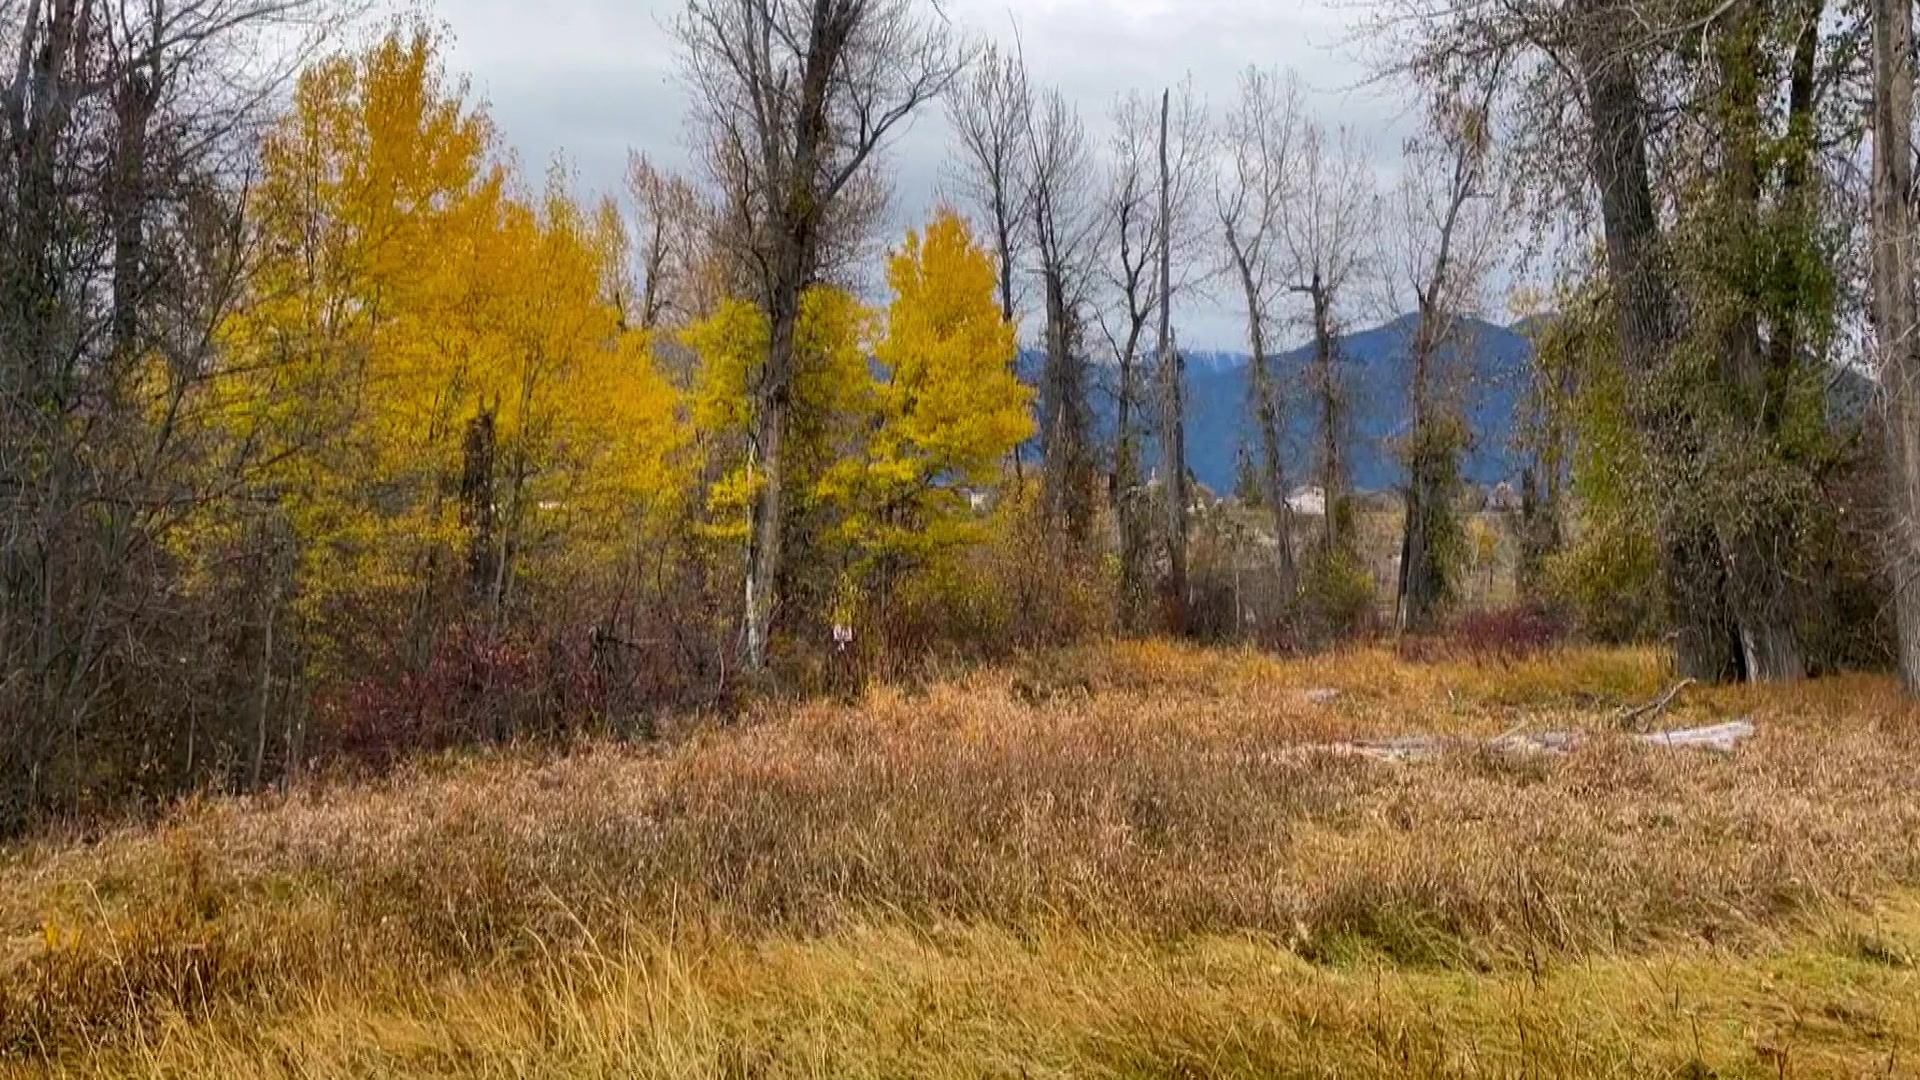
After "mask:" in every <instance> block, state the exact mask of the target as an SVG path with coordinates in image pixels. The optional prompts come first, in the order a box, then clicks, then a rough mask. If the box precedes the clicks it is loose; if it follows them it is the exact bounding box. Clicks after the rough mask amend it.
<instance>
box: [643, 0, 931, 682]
mask: <svg viewBox="0 0 1920 1080" xmlns="http://www.w3.org/2000/svg"><path fill="white" fill-rule="evenodd" d="M936 15H937V11H936ZM679 31H680V40H681V44H682V48H683V50H684V54H685V62H686V68H687V73H688V76H689V79H690V81H691V83H692V85H693V87H694V89H695V91H696V94H697V96H698V100H697V102H696V108H697V109H698V111H699V113H700V116H701V118H702V120H703V122H704V123H705V124H706V125H707V126H708V128H709V130H710V131H711V132H712V137H713V139H714V141H715V143H716V144H717V146H718V147H719V151H720V154H721V156H722V158H723V160H725V161H726V162H727V163H728V164H729V165H730V166H731V167H732V168H731V172H730V175H729V176H728V177H727V178H726V179H728V180H731V181H733V182H734V183H733V187H732V189H731V190H733V191H734V192H735V193H736V199H737V202H736V205H737V208H738V210H739V211H740V213H741V216H742V217H743V218H744V225H745V227H746V235H747V237H749V238H750V240H749V246H750V250H751V251H752V255H753V260H752V261H753V266H754V270H755V271H756V277H757V279H758V280H757V282H756V285H757V286H758V288H757V292H758V296H757V300H758V301H759V302H760V303H761V304H762V305H763V306H764V308H765V310H766V313H767V316H768V320H769V323H770V327H769V339H768V344H767V362H766V364H765V366H764V367H763V368H762V369H761V371H760V372H759V375H758V378H757V379H756V381H755V385H754V386H753V388H752V400H753V404H754V419H753V429H754V430H753V436H752V439H751V441H750V454H751V461H752V464H753V466H754V469H755V472H756V474H757V475H755V477H754V478H753V484H754V485H755V495H754V500H753V528H752V531H751V534H750V537H749V539H748V554H747V574H746V603H745V615H744V618H743V622H744V625H745V630H746V635H745V636H746V657H745V661H746V665H747V667H748V669H749V670H750V671H752V672H755V673H764V672H765V671H766V669H767V646H768V639H769V637H770V634H771V632H772V629H773V624H774V616H775V606H776V604H777V602H778V599H779V597H778V592H777V588H776V582H777V580H778V577H779V575H780V573H781V558H782V554H783V547H782V545H783V541H784V539H785V535H784V528H785V526H784V517H783V513H782V505H781V498H782V493H783V491H784V489H785V484H784V483H783V478H782V471H783V469H784V468H785V465H786V462H785V459H784V458H783V456H782V454H783V450H784V442H785V439H786V435H787V428H788V422H789V412H790V407H791V403H792V396H793V386H794V381H795V378H796V370H795V364H796V355H797V352H796V347H795V332H796V330H797V328H798V325H799V321H800V307H801V296H802V294H803V293H804V292H805V291H806V288H807V285H808V284H809V283H810V282H811V281H813V280H815V279H816V278H817V276H818V273H819V266H820V262H821V259H822V255H823V251H822V244H823V241H825V240H826V239H827V228H826V227H827V225H828V223H829V222H830V221H831V220H832V217H831V214H832V212H833V209H834V206H835V204H836V202H837V201H838V200H840V199H842V198H843V197H844V196H846V195H847V194H848V191H849V186H850V185H853V184H854V183H855V181H856V180H857V179H858V178H859V177H861V176H862V175H863V173H864V172H865V170H866V167H867V165H868V163H869V162H870V161H871V159H872V158H873V155H874V153H875V151H876V150H878V149H879V147H880V146H881V144H882V143H883V142H884V140H885V139H886V138H887V136H888V135H889V134H890V133H891V132H892V131H893V129H894V128H895V126H896V125H898V124H899V123H900V122H901V121H903V120H905V119H906V118H907V117H908V116H910V115H911V114H912V113H913V112H914V111H915V110H916V109H918V108H919V107H920V106H921V105H923V104H925V103H926V102H927V101H929V100H931V99H933V98H935V97H937V96H938V95H939V94H940V93H941V92H943V91H944V90H946V89H947V87H948V86H949V85H950V84H952V82H953V81H954V79H955V78H957V77H958V76H959V74H960V72H961V71H962V70H963V68H964V67H965V62H966V60H967V55H966V50H965V48H964V47H963V46H961V45H959V44H957V43H956V42H955V39H954V36H953V34H952V33H951V30H950V28H948V27H946V26H944V25H941V24H940V23H939V22H938V21H937V19H930V18H929V17H928V16H927V14H926V9H924V8H923V6H922V5H920V4H918V3H916V2H914V0H805V2H803V0H690V2H689V3H688V5H687V9H686V12H685V14H684V15H683V16H682V18H681V20H680V23H679Z"/></svg>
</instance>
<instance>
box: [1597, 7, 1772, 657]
mask: <svg viewBox="0 0 1920 1080" xmlns="http://www.w3.org/2000/svg"><path fill="white" fill-rule="evenodd" d="M1581 10H1582V11H1583V13H1585V14H1586V15H1588V16H1589V17H1590V18H1592V19H1593V20H1594V24H1593V25H1590V26H1588V27H1585V28H1583V32H1582V33H1580V35H1579V37H1578V39H1577V42H1576V46H1575V50H1574V53H1575V61H1576V63H1577V65H1578V68H1579V71H1580V74H1581V77H1582V79H1583V80H1584V81H1585V83H1586V90H1587V95H1586V96H1587V110H1588V116H1587V120H1588V127H1589V129H1590V131H1589V137H1590V139H1591V140H1592V141H1591V142H1590V144H1589V146H1588V155H1587V161H1588V169H1589V171H1590V172H1591V174H1592V176H1593V180H1594V186H1595V187H1596V188H1598V189H1599V192H1600V221H1601V229H1602V232H1603V233H1604V235H1605V240H1606V257H1607V277H1608V281H1609V283H1610V284H1611V285H1612V288H1613V300H1614V314H1615V318H1616V321H1617V325H1616V329H1617V332H1618V335H1619V339H1620V341H1619V347H1620V357H1621V362H1622V366H1623V367H1624V368H1625V370H1626V375H1627V379H1628V382H1629V385H1630V386H1632V385H1638V384H1639V383H1641V382H1643V381H1645V380H1646V379H1647V378H1649V377H1650V375H1651V374H1652V373H1653V372H1654V371H1656V370H1657V368H1658V366H1659V365H1660V364H1662V363H1664V361H1665V357H1666V355H1667V353H1668V351H1669V350H1670V349H1671V348H1672V345H1673V314H1672V312H1673V298H1672V286H1671V284H1670V283H1669V281H1668V279H1667V274H1666V269H1665V265H1664V260H1663V256H1662V251H1661V248H1662V244H1661V236H1660V224H1659V219H1658V217H1657V215H1656V214H1655V212H1654V205H1653V188H1652V183H1651V181H1650V179H1649V175H1650V174H1649V168H1648V163H1647V134H1646V108H1645V103H1644V101H1643V100H1642V98H1641V95H1640V86H1639V82H1638V80H1637V78H1636V77H1635V75H1634V72H1633V69H1632V67H1631V66H1630V63H1631V58H1630V57H1629V56H1628V55H1626V54H1625V53H1624V52H1623V51H1622V50H1620V49H1619V48H1618V47H1617V45H1616V44H1615V43H1614V42H1613V41H1611V40H1609V37H1610V36H1611V35H1607V34H1604V33H1603V32H1602V27H1601V25H1600V21H1601V20H1606V19H1609V18H1610V17H1611V16H1612V15H1613V14H1616V13H1612V12H1609V11H1608V10H1606V5H1605V4H1604V3H1601V2H1599V0H1588V2H1586V3H1583V4H1582V5H1581ZM1634 419H1635V426H1636V428H1637V429H1638V430H1639V433H1640V435H1641V437H1642V438H1643V439H1644V440H1645V441H1646V442H1647V443H1648V446H1649V448H1650V449H1652V450H1653V452H1654V453H1655V455H1656V456H1659V455H1661V454H1663V453H1665V454H1671V453H1673V452H1674V448H1673V447H1672V442H1673V438H1672V436H1673V434H1674V433H1672V432H1670V431H1666V430H1663V427H1664V426H1670V421H1669V420H1667V419H1665V418H1660V417H1652V416H1646V415H1641V414H1640V413H1639V412H1638V411H1636V415H1635V418H1634ZM1659 541H1660V548H1661V565H1662V578H1663V580H1664V581H1665V592H1666V600H1667V609H1668V618H1669V621H1670V622H1671V623H1672V624H1673V626H1674V628H1675V653H1676V656H1675V660H1676V663H1677V666H1678V667H1679V670H1680V673H1681V674H1682V675H1684V676H1686V677H1689V678H1695V679H1700V680H1702V681H1723V680H1726V679H1729V678H1733V677H1735V676H1737V675H1738V673H1739V658H1738V656H1737V655H1736V652H1735V638H1734V635H1733V634H1732V633H1731V631H1730V629H1729V626H1728V622H1729V620H1728V617H1727V612H1726V598H1725V593H1724V584H1725V573H1724V568H1723V567H1722V566H1721V564H1720V560H1719V557H1718V552H1717V551H1716V550H1715V548H1714V546H1713V544H1712V543H1711V538H1710V537H1701V536H1699V535H1693V534H1690V531H1689V530H1687V529H1685V528H1683V527H1679V526H1677V525H1675V524H1673V523H1671V522H1668V523H1663V525H1662V527H1661V530H1660V537H1659Z"/></svg>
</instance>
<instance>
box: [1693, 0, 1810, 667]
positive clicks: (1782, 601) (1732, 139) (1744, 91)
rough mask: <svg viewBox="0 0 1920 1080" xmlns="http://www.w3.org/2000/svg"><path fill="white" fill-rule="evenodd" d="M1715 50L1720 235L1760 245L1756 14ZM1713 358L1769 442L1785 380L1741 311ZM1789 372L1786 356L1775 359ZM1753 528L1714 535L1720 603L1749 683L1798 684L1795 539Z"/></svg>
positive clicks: (1784, 523)
mask: <svg viewBox="0 0 1920 1080" xmlns="http://www.w3.org/2000/svg"><path fill="white" fill-rule="evenodd" d="M1727 22H1728V24H1729V25H1728V30H1727V32H1726V36H1725V38H1724V39H1723V41H1722V44H1721V49H1720V72H1721V98H1722V102H1723V109H1724V116H1723V120H1722V125H1723V127H1724V130H1725V135H1724V154H1723V158H1722V165H1721V170H1722V177H1721V183H1722V184H1723V185H1724V190H1725V192H1726V196H1727V198H1726V204H1727V209H1728V214H1729V218H1730V220H1729V221H1728V222H1727V223H1726V224H1727V227H1728V228H1730V229H1731V230H1733V231H1734V232H1735V233H1736V234H1737V238H1738V240H1739V241H1740V242H1741V243H1743V244H1749V245H1758V244H1759V242H1760V239H1759V233H1760V230H1761V228H1762V227H1763V226H1762V224H1761V220H1760V182H1761V177H1760V170H1761V164H1760V154H1759V147H1758V145H1757V141H1758V137H1759V131H1760V125H1761V118H1760V111H1759V97H1760V64H1761V58H1760V55H1759V41H1758V35H1759V27H1758V25H1757V24H1758V12H1757V11H1756V10H1755V8H1754V6H1753V4H1752V3H1750V2H1749V3H1745V4H1741V5H1740V6H1739V7H1737V8H1736V9H1735V10H1734V11H1733V12H1732V13H1731V14H1730V15H1729V17H1728V20H1727ZM1721 348H1722V352H1721V380H1722V383H1723V385H1722V386H1720V387H1716V388H1715V389H1716V390H1717V391H1718V392H1719V393H1722V394H1725V395H1727V396H1728V398H1729V400H1730V401H1731V402H1732V404H1733V406H1734V408H1736V409H1738V410H1739V414H1740V415H1741V417H1742V419H1743V420H1745V421H1746V422H1748V423H1750V424H1751V425H1752V427H1753V429H1754V430H1755V431H1756V432H1757V434H1758V435H1759V437H1760V438H1761V439H1763V440H1765V441H1766V442H1768V443H1772V442H1773V441H1774V434H1775V425H1774V423H1773V422H1772V421H1774V420H1776V419H1777V416H1778V406H1777V403H1775V402H1774V401H1773V399H1774V397H1775V387H1774V383H1775V382H1776V381H1777V382H1780V383H1781V384H1782V385H1781V387H1780V389H1784V377H1785V374H1786V373H1785V372H1784V371H1782V372H1779V373H1778V375H1779V378H1778V379H1776V378H1775V377H1773V376H1774V373H1771V372H1769V370H1768V368H1767V364H1766V360H1767V355H1766V354H1763V352H1762V349H1761V343H1760V318H1759V314H1758V312H1757V311H1755V310H1754V307H1753V305H1752V304H1746V305H1743V306H1742V308H1741V310H1739V311H1738V312H1737V313H1736V314H1735V316H1734V317H1733V319H1732V321H1731V324H1730V325H1729V326H1728V327H1727V329H1726V333H1725V339H1724V341H1723V342H1722V347H1721ZM1778 360H1779V362H1781V363H1783V364H1789V365H1790V364H1792V363H1793V361H1794V358H1793V357H1792V356H1790V355H1789V356H1785V357H1779V358H1778ZM1755 509H1756V510H1757V511H1758V512H1759V516H1758V520H1757V521H1754V522H1753V523H1751V524H1748V525H1745V526H1742V527H1740V528H1738V529H1736V530H1734V531H1733V532H1732V533H1731V535H1722V537H1721V541H1720V551H1719V555H1720V558H1721V561H1722V562H1723V563H1724V564H1725V566H1726V604H1727V609H1728V612H1729V614H1730V615H1731V617H1732V622H1733V625H1734V628H1735V638H1736V641H1737V642H1738V644H1739V650H1740V672H1741V675H1742V676H1743V677H1745V678H1746V679H1747V680H1749V681H1753V682H1791V681H1794V680H1797V679H1801V678H1805V677H1806V661H1805V659H1804V658H1803V656H1802V654H1801V650H1800V641H1799V635H1798V634H1797V632H1796V631H1795V629H1794V625H1793V589H1792V586H1791V584H1790V583H1789V582H1788V581H1787V577H1786V569H1785V568H1786V566H1787V565H1789V563H1788V555H1789V553H1788V552H1786V551H1783V550H1781V549H1782V547H1783V546H1785V545H1784V544H1783V538H1786V537H1790V536H1791V535H1792V534H1793V523H1792V522H1791V521H1789V520H1784V519H1785V517H1786V511H1784V510H1783V509H1782V508H1781V507H1779V506H1778V505H1777V504H1775V503H1772V502H1769V503H1765V504H1762V505H1760V506H1758V507H1756V508H1755Z"/></svg>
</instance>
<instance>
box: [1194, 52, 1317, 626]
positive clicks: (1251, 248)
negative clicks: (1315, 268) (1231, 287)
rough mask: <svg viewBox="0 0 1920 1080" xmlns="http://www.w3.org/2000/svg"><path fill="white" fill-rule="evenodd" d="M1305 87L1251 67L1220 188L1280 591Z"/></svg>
mask: <svg viewBox="0 0 1920 1080" xmlns="http://www.w3.org/2000/svg"><path fill="white" fill-rule="evenodd" d="M1298 127H1299V91H1298V88H1297V87H1296V86H1295V85H1294V84H1293V83H1292V82H1291V81H1282V80H1281V79H1280V77H1279V76H1278V75H1277V74H1274V73H1269V72H1264V71H1261V70H1260V69H1258V68H1251V67H1250V68H1248V69H1247V70H1246V71H1245V72H1243V73H1242V74H1241V76H1240V93H1239V98H1238V99H1237V101H1236V102H1235V105H1234V107H1233V109H1232V110H1230V111H1229V112H1228V113H1227V117H1226V120H1225V124H1224V128H1223V132H1224V136H1225V142H1226V151H1227V155H1228V156H1229V158H1230V160H1231V164H1230V165H1229V167H1228V171H1227V173H1226V175H1225V176H1224V177H1223V179H1222V182H1221V183H1220V184H1219V185H1218V186H1217V187H1216V189H1215V192H1214V212H1215V214H1216V215H1217V216H1218V217H1219V219H1220V229H1221V233H1222V236H1223V238H1224V240H1225V241H1226V262H1227V268H1228V270H1229V272H1230V273H1231V276H1232V278H1233V280H1234V282H1235V283H1236V284H1237V285H1238V286H1239V289H1240V295H1241V300H1242V303H1243V304H1244V305H1245V307H1246V312H1247V349H1248V372H1249V387H1248V388H1249V390H1250V394H1249V402H1248V404H1249V405H1250V407H1251V410H1252V413H1253V419H1254V426H1255V427H1256V429H1257V430H1258V437H1259V444H1260V457H1259V463H1260V468H1259V472H1258V476H1259V487H1258V490H1259V492H1260V496H1261V497H1260V501H1261V502H1263V503H1264V504H1265V505H1266V506H1267V507H1268V509H1269V510H1270V511H1271V512H1272V514H1273V532H1274V556H1275V560H1276V563H1275V569H1276V571H1277V573H1278V574H1279V581H1280V593H1281V595H1282V596H1283V597H1286V596H1291V595H1292V594H1293V592H1294V589H1295V580H1294V556H1293V509H1292V507H1291V506H1290V505H1289V504H1288V502H1287V478H1286V476H1287V474H1286V449H1285V445H1284V443H1285V436H1286V405H1285V401H1284V399H1283V397H1282V395H1281V389H1280V377H1279V374H1278V372H1276V371H1275V370H1274V366H1273V365H1274V358H1273V356H1272V355H1271V349H1270V348H1269V342H1270V341H1271V340H1272V335H1273V334H1274V333H1275V331H1276V325H1275V321H1274V311H1273V308H1274V305H1275V303H1276V301H1277V299H1278V297H1277V296H1276V293H1277V292H1278V289H1279V284H1280V266H1279V261H1280V252H1279V243H1280V236H1279V231H1280V225H1281V215H1282V214H1283V212H1284V208H1285V203H1286V200H1287V197H1288V189H1287V182H1288V179H1289V177H1290V170H1291V168H1292V164H1293V163H1292V162H1291V160H1290V156H1291V154H1292V152H1293V140H1294V137H1295V134H1296V132H1297V130H1298Z"/></svg>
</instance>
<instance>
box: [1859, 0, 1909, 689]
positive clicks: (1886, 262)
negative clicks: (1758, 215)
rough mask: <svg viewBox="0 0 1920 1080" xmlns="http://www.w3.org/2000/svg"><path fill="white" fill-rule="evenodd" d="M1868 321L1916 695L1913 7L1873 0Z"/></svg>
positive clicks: (1892, 556) (1903, 634) (1898, 588)
mask: <svg viewBox="0 0 1920 1080" xmlns="http://www.w3.org/2000/svg"><path fill="white" fill-rule="evenodd" d="M1871 12H1872V20H1873V73H1874V95H1873V179H1872V189H1871V192H1872V193H1871V196H1870V197H1871V201H1872V209H1873V261H1872V275H1873V318H1874V330H1875V333H1876V335H1877V337H1878V347H1879V353H1880V357H1879V360H1880V393H1881V405H1882V409H1883V412H1882V416H1883V419H1884V422H1885V424H1886V431H1885V435H1884V438H1885V443H1886V455H1887V483H1888V485H1889V487H1890V490H1889V492H1888V496H1889V498H1888V503H1889V507H1888V509H1889V510H1890V512H1891V516H1892V520H1891V522H1890V523H1889V528H1888V536H1887V544H1888V553H1887V554H1888V559H1887V573H1888V577H1889V578H1890V579H1891V582H1892V586H1893V590H1894V618H1895V620H1896V623H1897V625H1898V630H1899V666H1900V681H1901V684H1902V685H1903V686H1904V687H1905V688H1906V690H1907V692H1908V693H1909V694H1920V582H1917V581H1916V576H1917V575H1920V299H1916V296H1915V291H1914V273H1915V265H1914V256H1915V251H1914V246H1915V245H1914V230H1915V223H1916V222H1915V212H1914V201H1913V200H1914V192H1913V145H1912V132H1913V67H1912V56H1913V7H1912V4H1911V2H1910V0H1872V3H1871Z"/></svg>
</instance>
